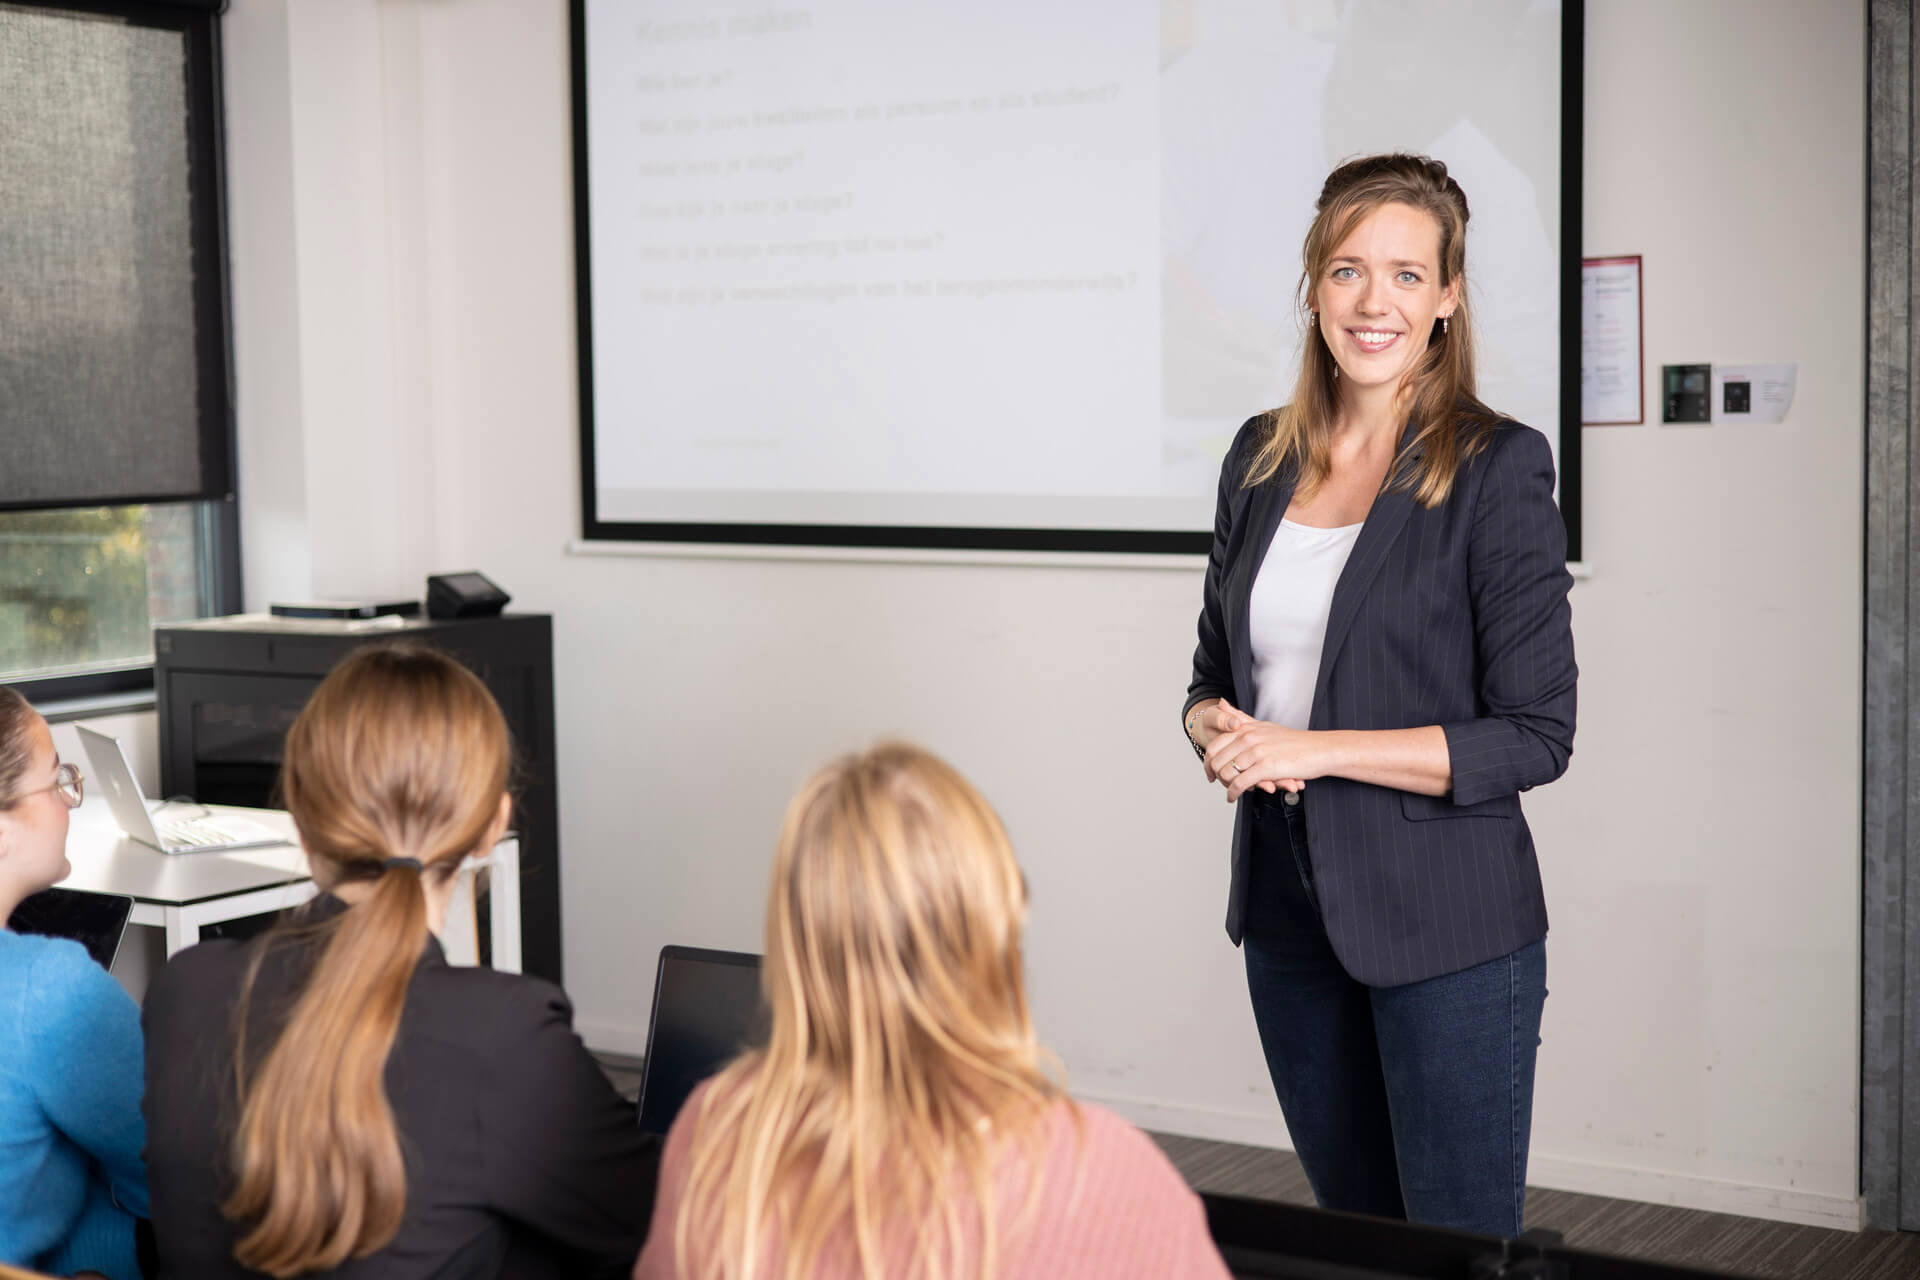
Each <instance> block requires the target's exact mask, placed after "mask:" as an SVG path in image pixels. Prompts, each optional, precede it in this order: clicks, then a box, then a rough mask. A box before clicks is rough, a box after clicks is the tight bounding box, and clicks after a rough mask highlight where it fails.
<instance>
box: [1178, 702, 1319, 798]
mask: <svg viewBox="0 0 1920 1280" xmlns="http://www.w3.org/2000/svg"><path fill="white" fill-rule="evenodd" d="M1198 727H1199V728H1200V729H1202V730H1203V731H1205V732H1208V733H1211V734H1212V735H1213V738H1212V740H1211V741H1210V742H1208V743H1207V748H1206V754H1205V756H1204V757H1203V758H1202V761H1201V763H1202V764H1203V765H1204V766H1205V767H1206V771H1207V781H1208V782H1217V783H1219V784H1220V785H1221V786H1223V787H1225V788H1226V789H1227V802H1228V803H1229V804H1231V803H1232V802H1234V801H1236V800H1238V799H1239V798H1240V797H1241V796H1243V795H1245V794H1246V793H1247V791H1248V789H1249V788H1252V787H1259V788H1260V789H1261V790H1262V791H1264V792H1266V793H1267V794H1268V795H1272V794H1274V793H1275V792H1276V791H1299V790H1301V789H1302V788H1303V787H1305V786H1306V785H1307V778H1308V777H1311V776H1314V775H1315V774H1317V773H1318V772H1319V771H1318V770H1317V769H1315V768H1314V767H1313V766H1312V765H1311V763H1310V761H1309V758H1308V754H1307V743H1308V741H1309V739H1310V735H1309V734H1308V733H1307V732H1306V731H1304V730H1301V729H1288V728H1286V727H1284V726H1282V725H1277V724H1269V723H1268V722H1267V721H1265V720H1255V719H1254V718H1253V717H1252V716H1250V715H1248V714H1247V713H1246V712H1244V711H1241V710H1240V709H1239V708H1237V707H1235V706H1234V705H1233V704H1232V703H1230V702H1228V701H1227V700H1226V699H1225V698H1222V699H1221V700H1220V701H1218V702H1216V703H1214V704H1213V705H1212V706H1210V707H1208V708H1207V709H1206V710H1205V711H1202V712H1201V713H1200V719H1199V722H1198Z"/></svg>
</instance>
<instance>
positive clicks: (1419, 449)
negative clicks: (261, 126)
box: [1245, 154, 1499, 507]
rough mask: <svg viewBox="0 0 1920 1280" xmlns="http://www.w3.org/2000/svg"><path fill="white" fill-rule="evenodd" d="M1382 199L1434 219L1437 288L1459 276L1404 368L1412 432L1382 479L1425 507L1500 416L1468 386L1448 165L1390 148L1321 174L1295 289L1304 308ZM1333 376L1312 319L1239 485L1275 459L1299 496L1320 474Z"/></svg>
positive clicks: (1458, 203) (1325, 461)
mask: <svg viewBox="0 0 1920 1280" xmlns="http://www.w3.org/2000/svg"><path fill="white" fill-rule="evenodd" d="M1388 204H1403V205H1407V206H1409V207H1410V208H1414V209H1418V210H1420V211H1421V212H1422V213H1425V214H1427V215H1428V216H1429V217H1431V218H1432V219H1433V220H1434V222H1435V224H1437V225H1438V226H1439V228H1440V267H1439V270H1440V287H1441V288H1442V289H1445V288H1446V287H1447V286H1449V285H1451V284H1454V283H1455V282H1456V281H1457V282H1458V288H1457V290H1456V292H1457V295H1458V297H1457V300H1456V305H1455V307H1454V310H1453V312H1452V314H1451V315H1450V316H1449V317H1448V318H1447V321H1446V323H1445V324H1444V325H1442V324H1441V323H1440V322H1438V321H1435V322H1434V326H1433V332H1432V334H1431V335H1430V336H1429V338H1428V341H1427V349H1426V351H1425V352H1424V353H1422V355H1421V356H1420V358H1419V359H1418V360H1417V361H1415V362H1414V365H1413V367H1412V368H1410V369H1409V370H1407V374H1406V378H1407V383H1406V391H1407V393H1408V405H1409V415H1408V416H1409V418H1410V419H1411V420H1412V421H1413V422H1415V423H1417V424H1418V431H1417V433H1416V434H1415V437H1414V438H1413V439H1412V440H1410V441H1408V442H1407V446H1406V448H1405V449H1404V450H1402V452H1401V456H1400V457H1398V458H1396V459H1395V460H1394V464H1393V465H1392V466H1391V467H1389V468H1388V469H1387V483H1388V484H1389V485H1390V486H1391V485H1396V484H1397V485H1404V486H1406V487H1408V488H1411V489H1412V490H1413V492H1414V497H1415V499H1416V500H1417V501H1419V503H1420V505H1422V506H1425V507H1432V506H1436V505H1438V504H1439V503H1442V502H1445V501H1446V499H1447V495H1448V494H1449V493H1451V492H1453V482H1454V477H1455V475H1456V474H1457V473H1458V471H1459V469H1460V465H1461V464H1462V463H1463V462H1465V461H1466V460H1467V459H1469V458H1471V457H1472V456H1473V455H1474V454H1476V453H1478V452H1479V451H1480V450H1481V449H1483V448H1485V447H1486V443H1487V441H1488V439H1490V438H1491V433H1492V430H1493V427H1494V425H1495V424H1496V423H1497V422H1498V421H1499V415H1498V414H1496V413H1495V412H1494V411H1493V410H1491V409H1489V408H1487V406H1486V405H1484V404H1481V403H1480V400H1479V397H1478V395H1477V393H1476V390H1475V383H1474V372H1473V368H1474V358H1473V309H1472V307H1471V306H1469V305H1468V293H1467V277H1466V272H1467V218H1468V212H1467V196H1466V193H1465V192H1464V191H1462V190H1461V189H1460V184H1459V183H1458V182H1456V181H1454V179H1453V178H1452V177H1450V176H1449V175H1448V173H1447V166H1446V165H1444V164H1442V163H1440V162H1439V161H1438V160H1430V159H1428V158H1427V157H1426V156H1412V155H1402V154H1389V155H1377V156H1364V157H1362V158H1361V159H1358V160H1349V161H1347V162H1346V163H1345V164H1343V165H1341V166H1340V167H1339V168H1337V169H1335V170H1334V171H1333V172H1332V173H1330V174H1328V175H1327V180H1326V182H1325V184H1323V185H1322V187H1321V188H1320V198H1319V199H1318V200H1317V201H1315V202H1314V206H1313V208H1314V218H1313V225H1312V226H1311V227H1310V228H1308V230H1307V241H1306V244H1305V245H1304V246H1303V247H1302V249H1301V252H1300V257H1301V264H1302V270H1301V273H1300V286H1299V297H1300V303H1301V306H1302V309H1303V310H1304V311H1306V312H1307V313H1308V314H1311V313H1312V312H1313V311H1314V305H1313V297H1314V287H1315V285H1316V284H1317V283H1318V282H1319V281H1320V280H1322V279H1324V278H1325V277H1326V274H1327V268H1328V265H1329V261H1330V259H1331V258H1332V257H1333V255H1334V253H1335V251H1336V250H1338V249H1339V247H1340V245H1341V244H1342V243H1343V242H1345V240H1346V238H1347V237H1348V236H1349V235H1351V234H1352V233H1353V229H1354V228H1355V227H1357V226H1359V225H1360V223H1361V221H1362V220H1363V219H1365V218H1366V217H1367V215H1368V214H1370V213H1372V212H1373V211H1374V210H1376V209H1378V208H1380V207H1381V206H1382V205H1388ZM1338 379H1339V366H1338V365H1337V364H1336V363H1335V362H1334V359H1333V352H1332V351H1331V350H1329V349H1328V347H1327V342H1326V339H1325V338H1323V337H1322V336H1321V335H1320V328H1319V326H1318V325H1317V324H1313V325H1311V326H1310V328H1309V331H1308V333H1307V337H1306V341H1305V342H1304V343H1303V344H1302V345H1301V349H1300V374H1299V377H1298V379H1297V380H1296V382H1295V383H1294V389H1293V399H1292V400H1290V401H1288V402H1287V404H1286V405H1284V406H1283V407H1281V408H1279V409H1275V410H1274V411H1273V412H1271V413H1269V414H1268V415H1266V424H1265V431H1264V434H1263V435H1262V437H1261V440H1260V443H1259V445H1258V447H1257V448H1256V449H1255V451H1254V453H1253V455H1252V456H1251V457H1250V458H1249V459H1248V464H1247V474H1246V479H1245V483H1246V485H1247V487H1249V488H1251V487H1253V486H1254V485H1257V484H1261V483H1264V482H1265V481H1266V480H1268V479H1270V478H1272V477H1273V476H1274V475H1275V474H1276V473H1278V472H1279V471H1280V470H1281V469H1282V468H1286V469H1288V470H1290V471H1291V472H1292V473H1293V476H1294V486H1295V487H1294V492H1295V493H1296V494H1298V495H1300V496H1303V497H1304V496H1310V495H1311V494H1312V493H1313V492H1314V491H1315V490H1316V489H1318V488H1319V487H1320V485H1321V484H1322V483H1323V482H1324V481H1325V480H1326V478H1327V474H1328V472H1329V471H1330V470H1331V468H1332V458H1333V454H1332V444H1333V426H1334V422H1335V419H1336V417H1337V415H1338V412H1339V406H1340V393H1339V381H1338ZM1415 455H1418V456H1417V458H1416V456H1415Z"/></svg>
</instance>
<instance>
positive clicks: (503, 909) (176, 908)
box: [60, 795, 520, 973]
mask: <svg viewBox="0 0 1920 1280" xmlns="http://www.w3.org/2000/svg"><path fill="white" fill-rule="evenodd" d="M209 807H210V808H211V809H212V810H213V811H214V812H216V813H237V814H245V815H246V816H247V817H249V818H252V819H253V820H254V821H256V822H259V823H262V824H264V825H266V826H268V827H271V828H273V829H274V830H277V831H284V832H285V833H286V836H287V841H288V842H287V843H286V844H284V845H273V846H268V847H265V848H259V849H233V850H228V851H225V852H219V853H161V852H160V851H159V850H158V849H153V848H149V847H148V846H146V845H144V844H141V843H139V842H138V841H136V840H132V839H130V838H128V837H127V836H125V835H122V834H121V832H120V828H119V827H118V826H116V825H115V824H114V821H113V815H112V814H111V813H110V812H109V811H108V809H107V805H106V802H105V800H104V799H103V798H101V797H98V796H94V795H88V797H87V802H86V803H85V804H83V805H81V806H80V807H79V808H78V809H75V810H74V811H73V815H72V822H71V825H70V826H69V828H68V831H67V860H68V861H69V862H71V863H72V864H73V872H72V874H70V875H69V876H68V877H67V878H66V879H65V880H62V881H61V882H60V883H61V885H62V886H63V887H65V888H69V889H90V890H92V891H94V892H96V893H118V894H124V895H126V896H127V897H130V898H132V899H133V914H132V916H131V922H132V923H134V924H137V925H148V926H151V927H154V928H159V929H164V930H166V934H167V954H168V955H169V956H171V955H173V954H174V953H175V952H177V951H180V950H181V949H183V948H185V947H190V946H192V945H193V944H194V943H195V942H198V941H199V940H200V929H201V926H203V925H209V924H218V923H220V922H221V921H224V920H239V919H242V918H244V917H247V916H255V915H259V914H261V913H262V912H266V911H279V910H282V909H284V908H287V907H296V906H299V905H300V904H301V903H303V902H305V901H307V899H309V898H311V897H313V895H314V892H315V890H314V887H313V880H312V878H311V877H310V876H309V875H308V873H307V855H306V852H305V851H304V850H302V849H301V848H300V846H299V845H298V844H296V843H294V827H293V819H292V818H291V817H290V816H288V815H287V814H286V813H285V812H284V811H282V810H279V809H229V808H227V807H225V806H222V805H212V806H209ZM483 874H484V875H485V876H486V883H487V898H488V917H489V925H490V927H489V937H490V939H491V941H492V944H493V967H494V968H495V969H501V970H505V971H507V972H509V973H518V972H520V841H519V839H518V838H517V837H515V836H513V835H511V834H509V835H508V836H507V838H505V839H503V840H502V841H500V843H499V844H497V845H495V846H494V847H493V852H492V853H491V855H489V856H488V857H486V858H470V859H468V861H467V863H466V865H465V866H463V867H462V868H461V869H460V875H459V879H458V881H457V882H456V884H455V888H454V898H453V903H452V905H451V906H449V907H448V909H447V919H446V923H445V925H444V926H443V927H442V929H441V932H440V941H441V945H442V946H443V947H444V948H445V949H446V952H447V959H448V960H449V961H451V962H452V963H454V964H468V965H471V964H477V963H478V962H479V930H478V922H477V920H476V912H475V910H474V896H475V895H474V887H475V885H476V883H478V882H479V880H480V877H481V876H482V875H483Z"/></svg>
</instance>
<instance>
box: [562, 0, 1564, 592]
mask: <svg viewBox="0 0 1920 1280" xmlns="http://www.w3.org/2000/svg"><path fill="white" fill-rule="evenodd" d="M586 41H587V13H586V0H569V4H568V45H569V59H570V68H571V77H570V78H571V92H572V99H573V248H574V302H575V326H576V327H575V343H576V346H577V348H578V356H579V377H580V384H579V392H580V399H579V403H580V529H581V537H582V539H583V540H585V541H587V542H664V543H718V544H735V545H739V546H742V547H752V546H784V547H840V548H892V549H899V550H933V551H1047V552H1060V551H1067V552H1107V553H1148V554H1159V555H1205V554H1206V553H1207V551H1208V549H1209V548H1210V547H1211V545H1212V541H1213V535H1212V534H1210V533H1207V532H1204V531H1195V530H1186V529H1180V530H1175V529H1158V530H1155V529H1146V530H1142V529H1010V528H997V527H996V528H982V527H962V526H934V525H866V524H859V525H849V524H786V523H782V524H754V523H732V522H687V521H651V520H649V521H632V520H603V519H601V518H600V513H599V501H598V497H597V492H596V490H597V476H596V473H595V466H594V402H593V283H592V282H593V271H592V265H593V263H592V257H593V237H592V227H591V215H590V208H589V201H588V199H587V191H588V181H589V175H588V172H587V43H586ZM1585 59H1586V3H1585V0H1562V4H1561V17H1560V442H1559V448H1560V458H1559V463H1560V468H1559V480H1560V516H1561V519H1562V521H1563V522H1564V523H1565V525H1566V530H1567V559H1568V560H1569V561H1577V560H1579V559H1580V557H1581V542H1580V509H1581V503H1580V476H1581V466H1580V444H1581V439H1580V437H1581V431H1582V428H1581V425H1580V259H1581V253H1582V234H1581V230H1582V218H1581V201H1582V191H1583V185H1582V182H1581V176H1582V170H1583V168H1584V165H1585V151H1584V147H1583V138H1584V135H1585V113H1584V109H1583V104H1584V100H1585V84H1586V77H1585Z"/></svg>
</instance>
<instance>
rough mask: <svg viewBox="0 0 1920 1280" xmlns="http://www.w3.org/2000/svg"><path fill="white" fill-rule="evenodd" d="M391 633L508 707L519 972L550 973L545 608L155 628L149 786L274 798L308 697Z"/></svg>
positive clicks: (554, 853) (552, 805) (548, 632)
mask: <svg viewBox="0 0 1920 1280" xmlns="http://www.w3.org/2000/svg"><path fill="white" fill-rule="evenodd" d="M393 640H408V641H414V642H418V643H424V644H430V645H434V646H436V647H438V648H440V649H442V650H444V651H446V652H447V653H448V654H450V655H451V656H453V657H454V658H456V659H458V660H459V661H460V662H461V663H463V664H464V665H465V666H466V667H467V668H468V669H469V670H471V671H473V672H474V673H475V674H476V675H478V676H479V677H480V678H481V680H483V681H485V682H486V686H487V688H488V689H489V690H490V691H491V692H492V693H493V696H494V698H495V700H496V701H498V702H499V704H500V710H501V712H502V713H503V714H504V715H505V716H506V721H507V728H508V729H509V730H510V731H511V732H512V734H513V742H514V751H515V757H516V759H515V764H516V766H517V767H516V769H515V778H514V796H515V805H514V814H513V826H514V829H515V830H516V831H518V832H519V835H520V948H521V961H522V965H523V967H524V968H525V970H526V972H528V973H531V974H535V975H537V976H539V977H542V978H546V979H548V980H549V981H551V982H559V981H560V847H559V840H560V822H559V797H558V794H557V791H556V782H557V779H556V778H555V774H554V744H553V619H552V618H551V617H549V616H548V615H546V614H535V613H515V614H506V615H502V616H500V617H494V618H471V619H464V620H460V621H441V620H433V619H427V618H408V619H398V618H382V619H379V620H377V621H373V622H342V621H330V620H325V619H297V618H274V617H265V616H261V615H257V614H256V615H247V616H241V617H232V618H208V619H205V620H203V621H200V622H181V623H172V624H169V625H166V626H160V627H155V628H154V632H153V649H154V666H153V683H154V692H155V695H156V698H157V701H158V705H159V721H160V792H161V794H162V795H168V796H174V795H185V796H191V797H193V798H194V799H195V800H199V801H201V802H203V803H207V804H238V805H252V806H255V807H258V808H264V809H270V808H275V807H277V806H278V795H277V792H276V790H275V788H276V785H277V782H278V779H279V776H280V760H281V753H282V748H283V744H284V743H285V740H286V735H287V730H288V728H290V727H291V726H292V724H293V721H294V717H295V716H297V715H299V714H300V709H301V708H302V707H304V706H305V705H306V702H307V698H308V696H309V695H311V694H312V692H313V690H314V688H315V687H316V686H317V685H318V684H319V683H320V680H321V678H322V677H323V676H325V675H326V674H327V672H329V671H331V670H332V669H333V667H334V664H335V663H337V662H339V661H340V659H342V658H344V657H345V656H346V655H347V654H348V653H350V652H352V651H353V650H354V649H357V648H359V647H360V646H361V645H365V644H379V643H382V642H386V641H393ZM484 945H485V933H484V931H483V932H482V946H484Z"/></svg>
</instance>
